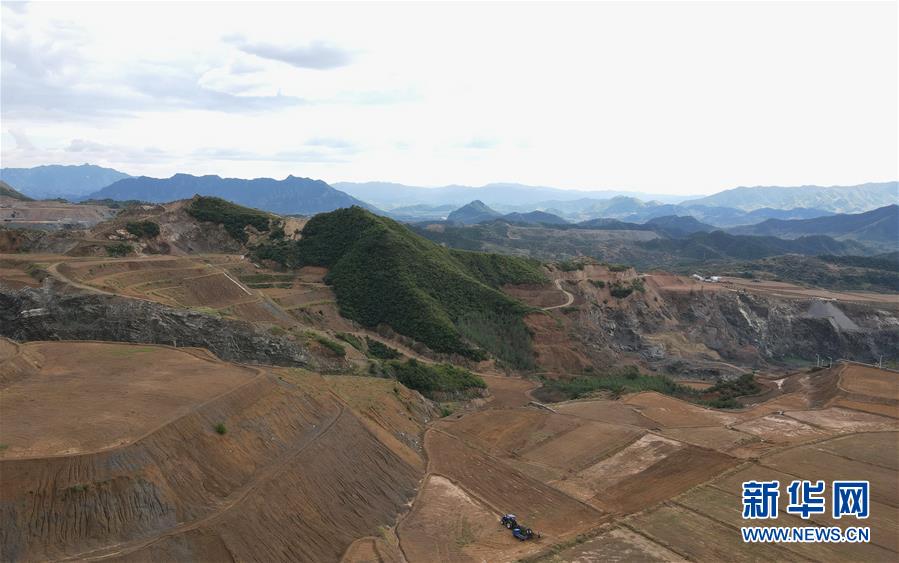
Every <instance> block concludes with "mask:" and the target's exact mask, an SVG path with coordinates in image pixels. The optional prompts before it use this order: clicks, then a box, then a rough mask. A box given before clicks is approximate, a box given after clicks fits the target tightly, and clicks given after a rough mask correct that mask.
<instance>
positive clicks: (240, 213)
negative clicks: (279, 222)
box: [185, 196, 283, 243]
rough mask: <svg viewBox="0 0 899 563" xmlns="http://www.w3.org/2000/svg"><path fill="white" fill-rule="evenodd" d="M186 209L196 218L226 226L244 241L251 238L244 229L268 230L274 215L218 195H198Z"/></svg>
mask: <svg viewBox="0 0 899 563" xmlns="http://www.w3.org/2000/svg"><path fill="white" fill-rule="evenodd" d="M185 210H186V211H187V213H188V214H189V215H190V216H191V217H193V218H194V219H197V220H200V221H209V222H210V223H218V224H219V225H222V226H224V227H225V230H226V231H227V232H228V234H229V235H231V236H232V237H234V238H235V239H236V240H238V241H240V242H242V243H246V242H247V240H249V236H248V235H247V233H246V231H245V230H244V229H246V228H247V227H253V228H254V229H256V230H257V231H259V232H268V230H269V229H270V228H271V222H272V216H271V215H269V214H268V213H265V212H264V211H259V210H257V209H250V208H249V207H243V206H242V205H237V204H235V203H231V202H230V201H226V200H224V199H221V198H218V197H203V196H197V197H195V198H193V199H192V200H191V202H190V204H189V205H188V206H187V207H186V208H185ZM282 232H283V231H282Z"/></svg>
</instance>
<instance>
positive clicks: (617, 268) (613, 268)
mask: <svg viewBox="0 0 899 563" xmlns="http://www.w3.org/2000/svg"><path fill="white" fill-rule="evenodd" d="M630 268H631V267H630V266H628V265H627V264H609V271H610V272H626V271H628V270H629V269H630Z"/></svg>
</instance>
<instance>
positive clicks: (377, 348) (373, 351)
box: [365, 336, 402, 360]
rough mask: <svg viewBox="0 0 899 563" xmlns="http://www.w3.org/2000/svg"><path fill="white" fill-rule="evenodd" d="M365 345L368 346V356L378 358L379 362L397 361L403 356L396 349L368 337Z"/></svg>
mask: <svg viewBox="0 0 899 563" xmlns="http://www.w3.org/2000/svg"><path fill="white" fill-rule="evenodd" d="M365 343H366V344H367V345H368V355H369V356H371V357H372V358H378V359H379V360H395V359H396V358H399V357H400V356H402V354H400V353H399V351H398V350H397V349H396V348H391V347H390V346H388V345H386V344H384V343H383V342H380V341H378V340H374V339H372V338H369V337H367V336H366V337H365Z"/></svg>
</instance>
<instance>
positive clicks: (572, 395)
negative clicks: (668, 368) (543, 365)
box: [535, 366, 698, 401]
mask: <svg viewBox="0 0 899 563" xmlns="http://www.w3.org/2000/svg"><path fill="white" fill-rule="evenodd" d="M598 391H608V392H609V393H611V395H612V396H613V397H616V398H617V397H618V396H621V395H623V394H624V393H637V392H639V391H658V392H659V393H664V394H665V395H673V396H675V397H682V398H693V397H697V396H698V392H697V391H696V390H695V389H691V388H690V387H687V386H686V385H681V384H679V383H677V382H676V381H674V380H673V379H671V378H669V377H665V376H657V375H645V374H642V373H640V371H639V370H638V369H637V368H636V367H634V366H627V367H622V368H618V369H614V370H610V371H607V372H605V373H600V374H592V375H583V376H579V377H574V378H570V379H544V380H543V386H542V387H541V388H539V389H538V390H537V391H536V392H535V394H536V395H537V396H538V397H541V398H543V399H546V400H549V399H552V400H556V401H564V400H570V399H580V398H583V397H587V396H590V395H592V394H594V393H596V392H598Z"/></svg>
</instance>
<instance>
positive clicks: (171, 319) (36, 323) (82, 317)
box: [0, 285, 315, 367]
mask: <svg viewBox="0 0 899 563" xmlns="http://www.w3.org/2000/svg"><path fill="white" fill-rule="evenodd" d="M0 336H6V337H8V338H12V339H13V340H19V341H28V340H105V341H111V342H134V343H144V344H168V345H173V346H191V347H197V348H206V349H208V350H209V351H211V352H212V353H213V354H215V355H216V356H218V357H219V358H221V359H223V360H229V361H237V362H244V363H258V364H269V365H280V366H302V367H315V365H314V364H315V362H314V361H313V359H312V357H311V355H310V354H309V352H308V351H307V350H306V349H305V348H304V347H302V346H301V345H299V344H297V343H296V342H292V341H290V340H287V339H286V338H281V337H277V336H274V335H272V334H269V333H267V332H265V331H263V330H262V329H260V328H257V327H255V326H253V325H252V324H251V323H248V322H245V321H237V320H228V319H221V318H218V317H214V316H211V315H206V314H202V313H197V312H194V311H187V310H182V309H174V308H171V307H166V306H164V305H160V304H158V303H152V302H149V301H139V300H135V299H127V298H123V297H116V296H110V295H94V294H70V295H69V294H61V293H58V292H56V291H54V290H53V289H52V288H50V287H45V288H43V289H31V288H26V289H22V290H19V291H13V290H10V289H8V288H4V287H3V286H2V285H0Z"/></svg>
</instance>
